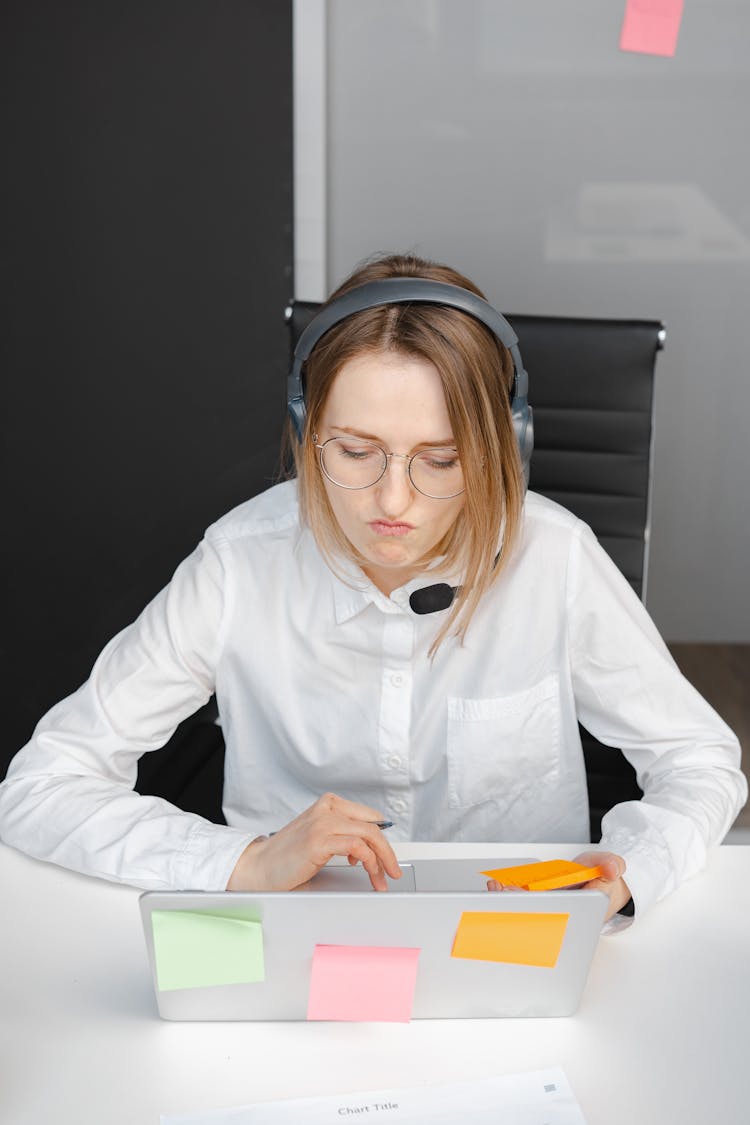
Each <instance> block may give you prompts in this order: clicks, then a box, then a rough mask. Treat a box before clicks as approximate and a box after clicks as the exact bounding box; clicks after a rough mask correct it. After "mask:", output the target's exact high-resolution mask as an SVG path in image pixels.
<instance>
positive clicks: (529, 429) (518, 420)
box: [513, 403, 534, 485]
mask: <svg viewBox="0 0 750 1125" xmlns="http://www.w3.org/2000/svg"><path fill="white" fill-rule="evenodd" d="M513 429H514V430H515V433H516V440H517V442H518V451H519V453H520V454H521V467H522V469H523V475H524V479H525V480H526V484H527V485H528V483H529V474H530V471H531V454H532V453H533V452H534V412H533V410H532V409H531V407H530V406H529V404H528V403H524V405H523V406H521V407H520V408H519V409H517V410H514V411H513Z"/></svg>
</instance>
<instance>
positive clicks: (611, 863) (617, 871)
mask: <svg viewBox="0 0 750 1125" xmlns="http://www.w3.org/2000/svg"><path fill="white" fill-rule="evenodd" d="M575 862H576V863H582V864H583V865H584V866H585V867H598V868H599V870H600V872H601V875H600V876H599V879H600V880H601V881H603V882H605V883H614V882H616V881H617V880H618V879H620V878H622V876H623V875H624V874H625V869H626V867H627V864H626V863H625V860H624V859H623V858H622V856H621V855H615V853H614V852H584V853H583V855H579V856H576V860H575ZM596 881H598V880H592V882H596ZM583 885H584V886H585V887H589V886H591V883H584V884H583Z"/></svg>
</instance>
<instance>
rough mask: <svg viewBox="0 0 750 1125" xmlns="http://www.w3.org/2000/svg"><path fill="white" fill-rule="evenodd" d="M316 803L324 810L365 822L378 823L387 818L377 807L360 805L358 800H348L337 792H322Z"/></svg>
mask: <svg viewBox="0 0 750 1125" xmlns="http://www.w3.org/2000/svg"><path fill="white" fill-rule="evenodd" d="M316 804H317V805H319V806H320V807H321V809H323V810H324V811H326V812H336V813H342V814H343V815H344V816H349V817H351V818H352V820H363V821H364V822H365V823H366V824H379V823H380V822H381V821H384V820H387V819H388V817H387V816H384V815H383V813H382V812H380V811H379V810H378V809H373V808H371V807H370V805H361V804H360V803H359V802H358V801H350V800H349V799H348V798H347V797H339V796H338V794H337V793H324V794H323V796H322V797H320V798H319V799H318V801H316Z"/></svg>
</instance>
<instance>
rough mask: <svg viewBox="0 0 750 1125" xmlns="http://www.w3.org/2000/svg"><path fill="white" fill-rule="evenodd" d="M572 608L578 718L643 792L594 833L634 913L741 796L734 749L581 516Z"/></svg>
mask: <svg viewBox="0 0 750 1125" xmlns="http://www.w3.org/2000/svg"><path fill="white" fill-rule="evenodd" d="M568 614H569V637H568V643H569V650H570V659H571V669H572V677H573V690H574V694H575V700H576V707H577V711H578V716H579V718H580V721H581V723H582V724H583V725H584V726H585V727H586V729H587V730H589V731H590V732H591V734H593V735H594V737H595V738H597V739H599V741H600V742H602V743H604V744H605V745H607V746H612V747H618V748H620V749H621V750H622V751H623V753H624V755H625V757H626V758H627V760H628V761H629V762H630V763H631V764H632V765H633V767H634V768H635V770H636V774H637V778H638V784H639V785H640V787H641V789H642V790H643V798H642V799H641V800H640V801H628V802H625V803H623V804H620V805H616V806H615V807H614V808H613V809H611V810H610V811H609V812H608V813H607V814H606V816H605V817H604V819H603V821H602V840H601V847H602V848H603V849H606V850H608V851H612V852H615V853H616V854H618V855H621V856H623V858H624V859H625V861H626V863H627V871H626V874H625V880H626V882H627V884H628V887H629V888H630V892H631V894H632V896H633V901H634V903H635V907H636V912H637V913H638V914H640V913H642V912H643V911H644V910H646V909H648V907H649V906H651V905H652V904H653V903H654V902H656V901H658V900H659V899H661V898H663V897H664V896H665V895H666V894H668V893H669V892H670V891H672V890H673V889H674V888H675V887H676V886H678V885H679V884H680V883H681V882H682V881H683V880H685V879H687V878H689V877H690V876H691V875H693V874H694V873H695V872H697V871H699V870H700V869H701V868H702V867H704V865H705V863H706V858H707V854H708V851H709V849H710V848H711V847H712V846H714V845H716V844H719V843H720V842H721V841H722V839H723V838H724V836H725V835H726V833H727V831H728V830H729V828H730V826H731V824H732V822H733V820H734V819H735V817H736V816H737V813H738V812H739V810H740V809H741V808H742V805H743V804H744V803H745V801H746V800H747V782H746V781H745V778H744V776H743V774H742V772H741V770H740V747H739V743H738V741H737V739H736V737H735V736H734V734H733V733H732V731H731V730H730V729H729V727H728V726H727V725H726V724H725V723H724V722H723V720H722V719H721V718H720V717H719V716H718V715H717V714H716V712H715V711H714V710H713V709H712V708H711V707H710V706H709V704H708V703H707V702H706V701H705V700H704V699H703V698H702V696H701V695H699V694H698V692H697V691H696V690H695V689H694V688H693V687H692V685H691V684H690V683H689V682H688V681H687V680H686V679H685V677H684V676H683V675H682V673H681V672H680V670H679V669H678V667H677V665H676V664H675V662H674V660H673V659H672V657H671V655H670V653H669V651H668V649H667V647H666V645H665V643H664V641H663V640H662V639H661V637H660V635H659V633H658V631H657V629H656V627H655V625H654V623H653V622H652V620H651V618H650V617H649V615H648V613H647V612H646V610H645V609H644V607H643V605H642V604H641V602H640V601H639V599H638V597H637V595H636V594H635V593H634V591H633V590H632V588H631V587H630V585H629V583H628V582H627V580H626V579H625V578H624V577H623V575H622V574H621V573H620V571H619V570H618V569H617V567H616V566H615V564H614V563H613V562H612V561H611V559H610V558H609V556H608V555H607V554H606V552H605V551H604V550H603V548H602V547H601V546H600V545H599V543H598V542H597V540H596V537H595V536H594V534H593V532H592V531H591V530H590V529H589V528H588V527H586V525H585V524H580V525H579V534H578V536H577V537H576V540H575V542H574V544H573V547H572V552H571V557H570V564H569V572H568Z"/></svg>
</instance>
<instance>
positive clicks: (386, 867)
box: [227, 793, 401, 891]
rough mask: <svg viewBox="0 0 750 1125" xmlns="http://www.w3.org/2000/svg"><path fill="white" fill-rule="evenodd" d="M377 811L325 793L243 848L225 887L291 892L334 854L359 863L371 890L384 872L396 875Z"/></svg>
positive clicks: (383, 886)
mask: <svg viewBox="0 0 750 1125" xmlns="http://www.w3.org/2000/svg"><path fill="white" fill-rule="evenodd" d="M384 819H385V817H384V816H383V814H382V813H380V812H378V811H377V809H371V808H369V807H368V806H367V805H360V804H357V803H356V801H347V800H346V798H345V797H337V796H336V794H335V793H325V794H324V795H323V796H322V797H320V798H319V799H318V800H317V801H316V802H315V804H314V805H311V806H310V808H309V809H306V810H305V812H303V813H300V815H299V816H298V817H295V819H294V820H292V821H290V823H289V824H287V825H286V826H285V827H284V828H281V829H279V831H278V832H275V833H274V835H273V836H259V837H258V838H257V839H256V840H253V842H252V843H251V844H248V846H247V847H246V848H245V850H244V852H243V853H242V855H241V856H240V858H239V859H238V861H237V864H236V865H235V868H234V871H233V872H232V874H231V877H230V879H229V882H228V883H227V890H228V891H291V890H294V889H295V888H298V887H301V886H303V885H304V884H305V883H307V882H309V880H310V879H312V877H313V876H314V875H317V873H318V871H320V869H321V867H324V866H325V865H326V863H328V861H329V859H331V858H332V857H333V856H335V855H340V856H346V857H347V858H348V860H349V863H350V864H352V866H354V865H356V864H357V863H361V864H362V866H363V867H364V869H365V871H366V872H367V874H368V875H369V876H370V882H371V883H372V886H373V889H374V890H376V891H385V890H387V889H388V884H387V883H386V879H385V876H386V874H387V875H390V877H391V878H392V879H400V877H401V869H400V867H399V865H398V860H397V859H396V853H395V852H394V850H393V848H392V847H391V845H390V844H389V843H388V841H387V840H386V838H385V836H384V835H383V833H382V831H381V830H380V829H379V828H378V824H377V822H378V821H381V820H384Z"/></svg>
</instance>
